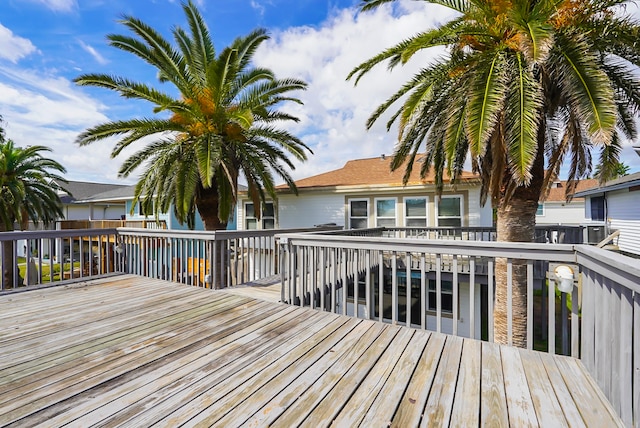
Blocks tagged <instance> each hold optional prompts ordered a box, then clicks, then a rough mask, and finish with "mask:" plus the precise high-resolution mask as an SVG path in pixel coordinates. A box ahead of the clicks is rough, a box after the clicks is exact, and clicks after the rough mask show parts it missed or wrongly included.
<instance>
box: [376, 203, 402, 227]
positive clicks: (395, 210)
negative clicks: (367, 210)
mask: <svg viewBox="0 0 640 428" xmlns="http://www.w3.org/2000/svg"><path fill="white" fill-rule="evenodd" d="M378 201H393V217H380V216H379V215H378ZM373 206H374V209H373V216H374V221H375V227H397V226H398V198H397V197H395V196H380V197H378V198H374V200H373ZM391 218H393V226H391V225H384V226H380V225H379V224H378V220H388V219H391Z"/></svg>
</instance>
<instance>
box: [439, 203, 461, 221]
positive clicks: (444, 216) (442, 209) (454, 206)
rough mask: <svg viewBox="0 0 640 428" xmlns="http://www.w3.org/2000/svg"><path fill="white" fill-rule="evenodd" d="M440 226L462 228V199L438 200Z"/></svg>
mask: <svg viewBox="0 0 640 428" xmlns="http://www.w3.org/2000/svg"><path fill="white" fill-rule="evenodd" d="M438 226H440V227H462V198H461V197H460V196H442V197H441V198H439V200H438Z"/></svg>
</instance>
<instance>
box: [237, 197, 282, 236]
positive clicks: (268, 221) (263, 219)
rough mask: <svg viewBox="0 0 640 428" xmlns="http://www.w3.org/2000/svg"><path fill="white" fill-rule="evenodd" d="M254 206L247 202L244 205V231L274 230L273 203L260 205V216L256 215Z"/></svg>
mask: <svg viewBox="0 0 640 428" xmlns="http://www.w3.org/2000/svg"><path fill="white" fill-rule="evenodd" d="M256 214H257V213H256V210H255V206H254V204H253V203H251V202H248V203H246V204H244V225H245V230H253V229H275V227H276V217H275V209H274V206H273V202H265V203H264V204H263V205H262V215H261V216H259V217H260V219H259V220H258V215H256Z"/></svg>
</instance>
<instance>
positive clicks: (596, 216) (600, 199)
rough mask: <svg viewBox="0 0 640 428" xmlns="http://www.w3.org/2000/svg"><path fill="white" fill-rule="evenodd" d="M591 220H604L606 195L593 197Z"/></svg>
mask: <svg viewBox="0 0 640 428" xmlns="http://www.w3.org/2000/svg"><path fill="white" fill-rule="evenodd" d="M591 220H594V221H604V196H597V197H595V198H591Z"/></svg>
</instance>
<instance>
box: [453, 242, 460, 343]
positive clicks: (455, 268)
mask: <svg viewBox="0 0 640 428" xmlns="http://www.w3.org/2000/svg"><path fill="white" fill-rule="evenodd" d="M452 270H453V320H452V323H453V333H452V334H453V335H454V336H457V335H458V298H459V297H458V255H457V254H456V255H453V266H452Z"/></svg>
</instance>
